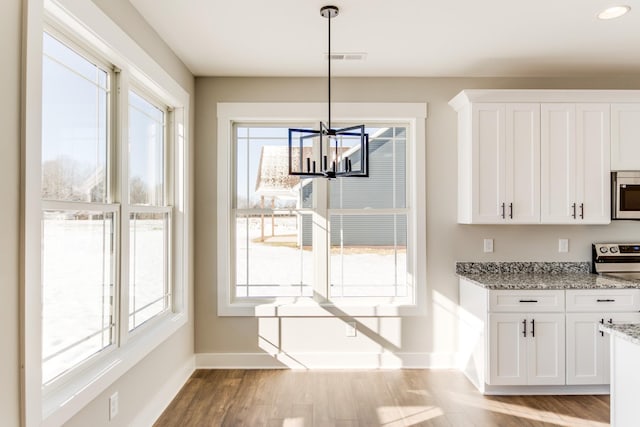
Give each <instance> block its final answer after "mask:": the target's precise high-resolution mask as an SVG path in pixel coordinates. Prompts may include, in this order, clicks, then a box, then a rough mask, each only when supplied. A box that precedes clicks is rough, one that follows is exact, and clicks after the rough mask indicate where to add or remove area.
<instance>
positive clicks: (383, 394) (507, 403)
mask: <svg viewBox="0 0 640 427" xmlns="http://www.w3.org/2000/svg"><path fill="white" fill-rule="evenodd" d="M608 425H609V397H608V396H482V395H481V394H480V393H478V391H477V390H476V389H475V388H474V387H473V386H472V385H471V384H470V383H469V382H468V381H467V379H466V378H465V377H464V376H463V375H462V374H461V373H460V372H457V371H450V370H418V369H415V370H414V369H405V370H393V371H292V370H240V369H238V370H197V371H196V372H195V373H194V374H193V375H192V376H191V378H190V379H189V381H188V382H187V384H186V385H185V386H184V387H183V389H182V390H181V391H180V393H179V394H178V395H177V396H176V398H175V399H174V400H173V402H172V403H171V404H170V405H169V407H168V408H167V409H166V410H165V412H164V413H163V414H162V416H161V417H160V419H159V420H158V421H157V422H156V424H155V426H157V427H167V426H230V427H236V426H250V427H253V426H268V427H276V426H277V427H311V426H314V427H318V426H359V427H373V426H384V427H399V426H453V427H458V426H459V427H466V426H487V427H502V426H504V427H509V426H514V427H524V426H566V427H581V426H590V427H604V426H608Z"/></svg>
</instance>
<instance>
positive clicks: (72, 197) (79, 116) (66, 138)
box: [42, 33, 109, 202]
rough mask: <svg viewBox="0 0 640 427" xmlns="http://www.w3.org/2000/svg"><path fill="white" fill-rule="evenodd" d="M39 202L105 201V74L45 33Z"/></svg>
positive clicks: (106, 121)
mask: <svg viewBox="0 0 640 427" xmlns="http://www.w3.org/2000/svg"><path fill="white" fill-rule="evenodd" d="M44 49H45V50H44V53H45V54H44V57H43V64H42V67H43V69H42V78H43V81H42V198H43V199H47V200H66V201H85V202H105V201H106V199H105V197H106V185H107V179H106V177H107V174H106V170H107V132H108V130H107V129H108V118H107V114H108V113H107V112H108V103H109V101H108V90H107V87H106V82H107V81H108V73H107V72H106V71H104V70H102V69H100V68H99V67H98V66H96V65H94V64H93V63H92V62H90V61H89V60H87V59H85V58H83V57H82V56H80V55H78V54H76V53H75V52H73V51H71V50H70V49H69V48H68V47H66V46H64V45H63V44H62V43H60V42H59V41H58V40H56V39H54V38H53V37H51V36H50V35H48V34H46V33H45V34H44Z"/></svg>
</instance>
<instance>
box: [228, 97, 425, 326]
mask: <svg viewBox="0 0 640 427" xmlns="http://www.w3.org/2000/svg"><path fill="white" fill-rule="evenodd" d="M288 105H289V104H288ZM290 105H291V106H292V110H295V109H296V106H297V107H298V110H297V111H298V113H293V114H292V115H290V116H287V115H286V113H283V116H282V118H281V119H278V121H274V120H273V119H272V118H273V115H271V116H269V117H270V120H269V121H264V120H260V119H259V117H260V115H261V114H260V113H258V114H256V120H255V121H250V120H242V121H236V120H234V119H233V115H232V112H233V111H236V109H237V110H238V111H240V110H242V107H246V108H247V109H251V107H252V106H253V104H240V105H238V104H219V111H218V119H219V129H221V132H220V133H219V138H221V139H220V145H226V146H227V149H226V150H221V153H220V154H221V158H220V159H219V169H218V170H219V183H220V187H219V191H224V190H223V188H224V189H228V190H227V191H228V192H229V199H228V203H227V204H224V203H222V204H221V205H222V206H219V209H218V215H219V230H220V232H219V236H223V238H222V239H219V250H218V253H219V267H220V266H223V270H225V268H226V272H228V273H229V275H228V276H227V277H225V276H223V275H222V274H224V273H222V274H220V275H219V279H220V284H219V313H220V314H223V315H224V314H231V315H238V314H247V315H251V314H255V313H258V312H260V313H264V314H269V311H268V310H267V311H266V312H265V311H262V310H263V309H265V308H266V307H269V308H273V307H278V308H277V310H276V311H277V312H278V313H285V312H287V309H288V308H290V307H293V306H296V308H295V309H294V308H292V310H295V312H296V313H297V314H299V313H302V314H304V312H305V310H306V311H307V312H308V313H309V314H310V315H313V314H316V315H317V314H318V311H317V310H310V309H309V303H316V304H317V305H319V306H325V307H326V306H328V305H331V306H345V307H346V306H349V310H350V311H349V314H352V313H353V314H357V313H363V312H364V313H370V312H371V310H370V308H371V307H374V306H375V307H381V306H386V307H392V308H393V309H389V310H386V311H385V310H384V309H383V310H381V311H378V313H386V312H388V313H394V314H398V313H399V312H406V313H408V312H420V311H421V306H420V303H419V302H420V298H421V295H422V293H423V292H424V290H423V289H419V286H418V284H419V283H420V281H419V278H422V283H423V285H422V286H423V287H424V275H423V272H422V267H421V266H420V265H418V264H419V263H417V262H416V260H417V259H419V257H420V256H421V255H423V254H424V249H423V248H422V245H423V244H424V241H425V240H424V238H422V239H420V236H421V235H422V236H423V235H424V226H423V225H421V223H419V222H418V221H417V218H418V217H419V215H420V216H421V215H423V210H422V206H423V205H424V203H423V200H420V199H419V198H418V197H417V194H419V192H420V189H422V188H424V178H421V177H423V176H424V175H423V172H424V166H423V164H424V157H419V156H420V155H422V156H423V154H420V153H423V148H422V147H421V145H423V144H420V143H418V142H417V141H418V139H417V138H419V136H417V133H421V135H422V127H421V126H420V125H419V124H417V123H418V120H416V118H415V117H411V118H408V117H407V116H404V117H402V118H399V117H397V114H394V112H393V111H391V110H389V111H390V115H389V116H386V117H385V116H380V117H379V118H377V119H375V120H370V121H369V123H367V129H366V130H367V133H368V134H369V138H370V144H369V145H370V150H369V162H370V176H369V177H368V178H339V179H334V180H326V179H309V178H299V177H297V176H289V175H288V145H287V138H288V128H289V127H295V128H304V127H313V126H314V122H315V121H311V120H310V121H305V122H301V121H299V120H296V119H298V117H299V116H300V113H299V112H300V111H304V106H306V105H308V104H298V105H296V104H290ZM382 105H383V106H384V105H388V104H382ZM409 105H412V106H413V107H415V104H409ZM405 106H406V105H405ZM273 108H274V109H276V110H277V109H278V108H280V109H284V110H286V109H287V107H286V106H283V105H281V104H275V105H273ZM422 108H424V106H422ZM227 109H229V110H232V111H231V112H227V111H225V110H227ZM258 109H259V107H258ZM381 109H384V108H381ZM409 109H411V107H410V108H409ZM416 110H417V111H418V112H420V107H417V108H416ZM303 114H304V113H303ZM239 116H241V117H247V116H248V114H247V113H246V112H244V111H243V112H242V113H239ZM418 116H419V113H418ZM351 117H354V116H353V115H351ZM349 124H353V123H352V122H351V123H350V122H346V121H345V122H341V123H340V126H339V127H343V126H348V125H349ZM222 138H226V141H225V140H223V139H222ZM350 150H351V151H353V150H354V149H350ZM416 154H417V156H416ZM347 155H349V156H353V158H354V161H356V160H355V159H357V158H359V154H358V153H356V152H353V153H348V154H347ZM408 159H410V160H411V161H408ZM223 174H224V175H226V176H223ZM222 200H223V201H224V199H222ZM223 210H224V211H223ZM227 229H228V230H230V231H229V232H228V233H227V232H225V230H227ZM411 236H413V237H411ZM224 237H227V238H228V239H225V238H224ZM221 254H222V256H221ZM421 265H424V262H422V263H421ZM305 301H306V302H305ZM304 304H306V306H305V308H301V307H302V305H304ZM356 306H362V307H365V308H364V309H363V310H359V309H354V307H356ZM274 310H275V309H274ZM283 310H284V311H283Z"/></svg>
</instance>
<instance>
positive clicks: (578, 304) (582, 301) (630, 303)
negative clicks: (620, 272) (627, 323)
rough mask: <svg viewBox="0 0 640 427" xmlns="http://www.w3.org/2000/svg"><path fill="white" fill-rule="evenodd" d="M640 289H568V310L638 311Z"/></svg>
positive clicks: (639, 307) (639, 308)
mask: <svg viewBox="0 0 640 427" xmlns="http://www.w3.org/2000/svg"><path fill="white" fill-rule="evenodd" d="M638 310H640V289H584V290H577V289H576V290H568V291H567V311H571V312H589V311H598V312H601V311H638Z"/></svg>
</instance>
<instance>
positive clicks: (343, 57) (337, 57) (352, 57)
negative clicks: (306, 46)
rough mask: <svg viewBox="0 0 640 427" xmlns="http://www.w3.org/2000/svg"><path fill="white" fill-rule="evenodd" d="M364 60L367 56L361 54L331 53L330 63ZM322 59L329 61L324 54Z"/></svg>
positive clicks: (327, 56)
mask: <svg viewBox="0 0 640 427" xmlns="http://www.w3.org/2000/svg"><path fill="white" fill-rule="evenodd" d="M366 58H367V54H366V53H362V52H349V53H339V52H337V53H333V52H332V53H331V60H332V61H364V60H365V59H366ZM324 59H325V60H326V59H329V55H328V54H326V53H325V54H324Z"/></svg>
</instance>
